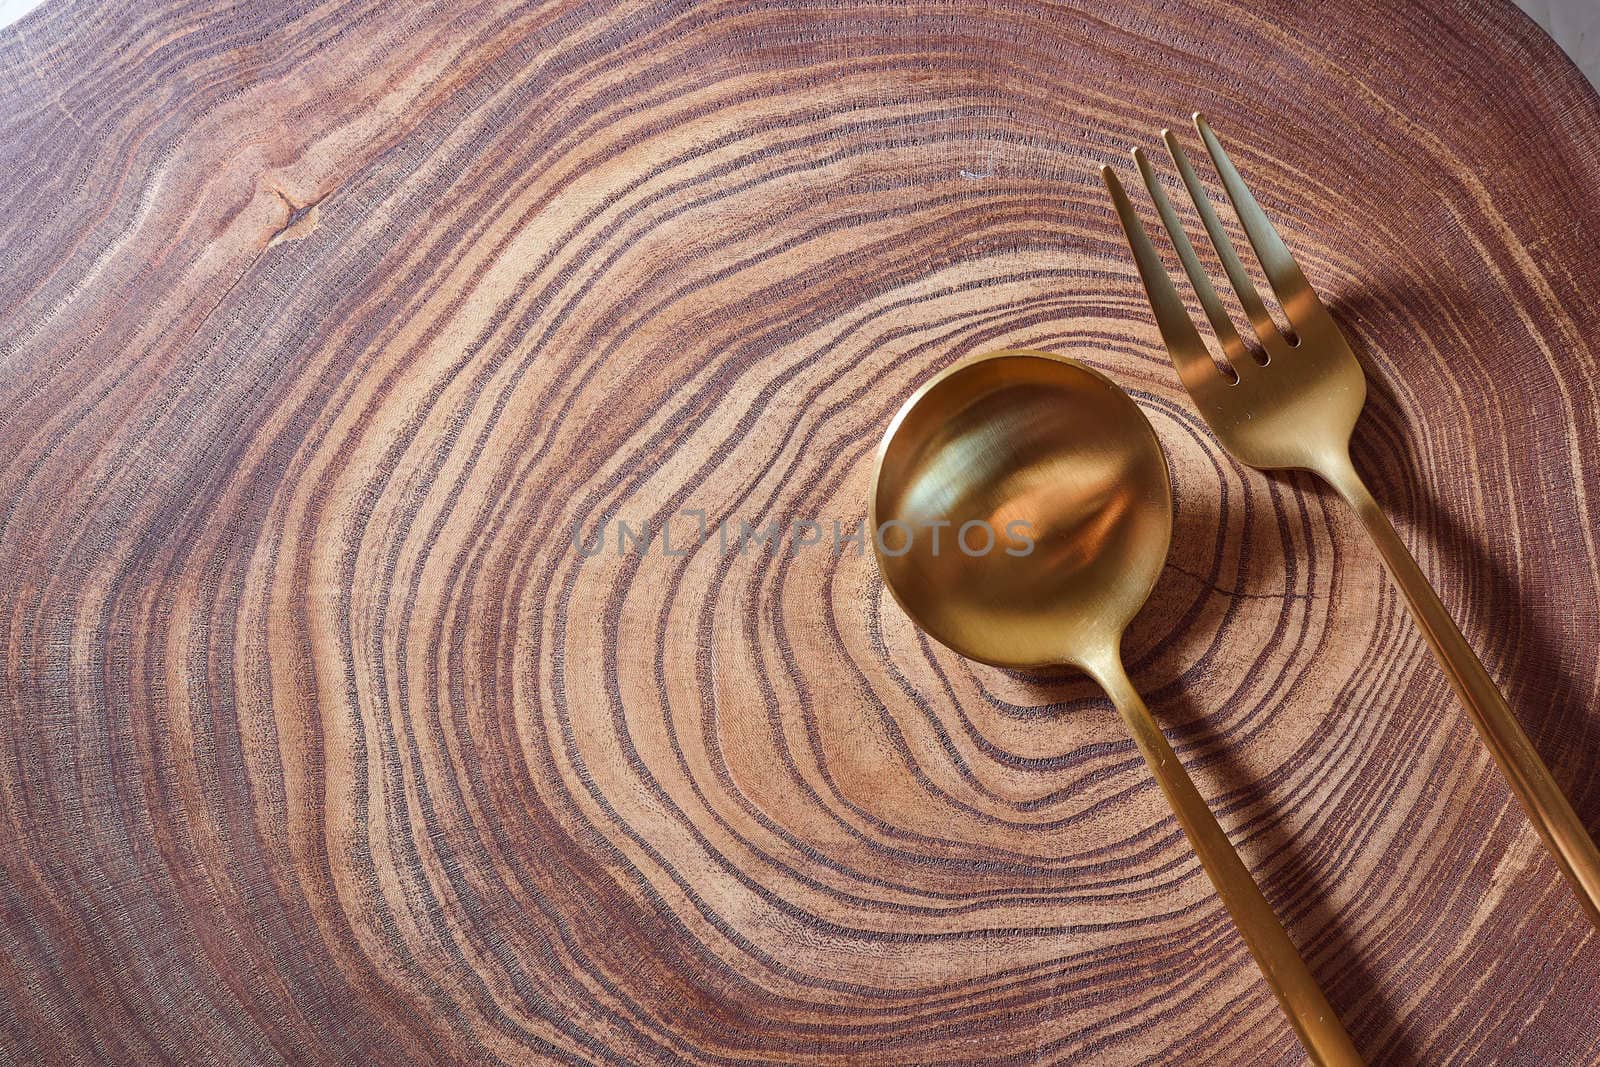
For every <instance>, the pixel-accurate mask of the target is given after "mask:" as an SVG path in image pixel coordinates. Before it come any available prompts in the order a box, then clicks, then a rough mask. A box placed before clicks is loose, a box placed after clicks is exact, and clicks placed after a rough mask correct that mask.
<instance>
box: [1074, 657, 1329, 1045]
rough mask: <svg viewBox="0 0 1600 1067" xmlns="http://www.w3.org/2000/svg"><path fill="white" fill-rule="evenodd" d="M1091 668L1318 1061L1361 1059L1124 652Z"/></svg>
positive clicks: (1275, 990) (1201, 863) (1285, 1009)
mask: <svg viewBox="0 0 1600 1067" xmlns="http://www.w3.org/2000/svg"><path fill="white" fill-rule="evenodd" d="M1086 667H1087V668H1088V670H1089V672H1090V673H1091V674H1093V675H1094V676H1095V678H1096V679H1097V680H1098V681H1099V682H1100V684H1101V685H1102V686H1103V687H1104V688H1105V690H1106V694H1107V695H1108V696H1110V697H1111V700H1112V703H1114V704H1116V706H1117V711H1119V712H1120V713H1121V714H1122V721H1123V722H1125V723H1127V724H1128V731H1129V732H1130V733H1131V734H1133V740H1134V743H1135V744H1136V745H1138V746H1139V751H1140V752H1142V753H1143V754H1144V758H1145V762H1146V763H1148V764H1149V765H1150V771H1151V773H1152V774H1154V775H1155V777H1156V781H1157V782H1158V783H1159V784H1160V786H1161V791H1162V792H1163V793H1165V794H1166V795H1167V801H1168V802H1169V803H1170V804H1171V805H1172V811H1173V814H1175V815H1177V817H1178V824H1179V825H1180V826H1182V827H1183V832H1184V833H1186V834H1188V835H1189V842H1190V844H1191V845H1193V846H1194V851H1195V854H1196V855H1198V856H1199V857H1200V865H1201V866H1202V867H1204V868H1205V872H1206V874H1207V876H1209V877H1210V879H1211V884H1212V885H1214V886H1216V888H1217V895H1218V896H1220V897H1222V903H1223V904H1224V905H1225V906H1226V907H1227V909H1228V913H1229V914H1230V915H1232V916H1233V922H1234V925H1235V926H1237V927H1238V929H1239V933H1241V934H1243V935H1244V940H1245V944H1246V945H1248V946H1249V948H1250V954H1251V955H1252V956H1254V957H1255V958H1256V964H1257V966H1259V967H1260V968H1261V973H1262V974H1263V975H1264V976H1265V977H1266V979H1267V984H1268V985H1269V986H1271V987H1272V992H1273V993H1274V994H1275V995H1276V996H1277V998H1278V1003H1279V1004H1280V1005H1281V1006H1282V1008H1283V1013H1284V1014H1285V1015H1287V1016H1288V1017H1289V1022H1290V1023H1291V1024H1292V1025H1293V1026H1294V1030H1295V1033H1296V1034H1297V1035H1299V1037H1300V1043H1301V1044H1302V1045H1304V1046H1305V1049H1306V1052H1307V1053H1308V1054H1309V1055H1310V1057H1311V1060H1312V1062H1313V1063H1317V1064H1330V1065H1332V1064H1338V1065H1344V1064H1360V1063H1361V1056H1360V1054H1359V1053H1357V1052H1356V1048H1355V1045H1353V1044H1352V1043H1351V1041H1350V1035H1348V1034H1346V1033H1345V1031H1344V1027H1343V1025H1341V1024H1340V1022H1339V1016H1338V1015H1337V1014H1336V1013H1335V1012H1334V1010H1333V1008H1332V1007H1331V1006H1330V1005H1329V1004H1328V1000H1327V998H1326V997H1324V996H1323V995H1322V990H1321V989H1320V988H1318V986H1317V980H1316V979H1315V978H1313V977H1312V976H1311V971H1310V970H1308V969H1307V967H1306V964H1305V961H1304V960H1302V959H1301V958H1300V953H1299V952H1298V951H1296V950H1295V947H1294V942H1292V941H1290V940H1289V935H1288V934H1287V933H1285V932H1284V929H1283V926H1282V924H1280V923H1279V922H1278V918H1277V916H1275V915H1274V914H1273V913H1272V907H1271V905H1269V904H1268V903H1267V900H1266V898H1265V897H1263V896H1262V895H1261V890H1260V889H1258V888H1257V887H1256V883H1255V881H1254V880H1253V879H1252V878H1251V877H1250V872H1249V871H1247V870H1246V869H1245V866H1244V862H1243V861H1242V860H1240V859H1239V854H1238V853H1237V852H1235V851H1234V848H1233V845H1231V844H1230V843H1229V842H1228V836H1227V835H1226V834H1225V833H1223V832H1222V827H1221V826H1219V825H1217V820H1216V817H1215V816H1213V815H1212V814H1211V809H1210V808H1208V807H1206V802H1205V800H1203V799H1202V798H1201V796H1200V793H1199V791H1198V790H1196V789H1195V787H1194V782H1192V781H1190V779H1189V775H1188V774H1187V773H1186V772H1185V771H1184V769H1183V764H1181V763H1179V762H1178V757H1177V754H1176V753H1174V752H1173V751H1172V746H1171V745H1169V744H1167V739H1166V737H1165V736H1164V735H1163V734H1162V733H1161V727H1160V726H1158V725H1156V721H1155V719H1154V718H1153V717H1152V716H1151V715H1150V709H1148V708H1146V707H1145V705H1144V701H1143V700H1142V699H1141V698H1140V697H1139V694H1138V692H1136V691H1135V690H1134V688H1133V683H1132V682H1130V681H1129V680H1128V675H1127V672H1126V671H1125V670H1123V667H1122V662H1121V657H1120V656H1118V655H1116V654H1115V653H1113V654H1111V655H1110V656H1108V657H1104V658H1103V660H1102V662H1100V663H1097V664H1092V665H1086Z"/></svg>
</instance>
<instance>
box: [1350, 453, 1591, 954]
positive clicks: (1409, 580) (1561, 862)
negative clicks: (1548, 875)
mask: <svg viewBox="0 0 1600 1067" xmlns="http://www.w3.org/2000/svg"><path fill="white" fill-rule="evenodd" d="M1341 459H1342V462H1339V463H1336V464H1335V465H1333V467H1332V469H1329V470H1324V471H1322V472H1320V473H1321V474H1322V476H1323V477H1324V478H1325V479H1326V480H1327V481H1328V484H1329V485H1331V486H1332V487H1333V488H1334V490H1335V491H1336V492H1338V494H1339V495H1340V496H1342V497H1343V498H1344V499H1345V501H1346V502H1347V503H1348V504H1349V505H1350V506H1351V507H1352V508H1354V509H1355V512H1356V514H1357V515H1358V516H1360V518H1361V523H1362V525H1363V526H1365V527H1366V529H1367V533H1368V535H1369V536H1371V538H1372V543H1373V544H1374V545H1376V546H1377V549H1378V553H1379V555H1381V556H1382V557H1383V562H1384V566H1386V567H1387V568H1388V570H1389V575H1390V577H1391V578H1393V579H1394V584H1395V585H1397V586H1399V587H1400V592H1401V593H1402V594H1403V595H1404V596H1405V599H1406V605H1407V606H1408V607H1409V608H1410V609H1411V617H1412V618H1413V619H1415V620H1416V623H1417V627H1418V628H1419V629H1420V630H1421V631H1422V635H1423V637H1425V638H1427V641H1428V646H1429V647H1430V648H1432V649H1433V654H1434V656H1435V657H1436V658H1437V659H1438V661H1439V666H1441V667H1443V668H1444V672H1445V674H1446V675H1447V676H1448V677H1449V678H1450V684H1451V685H1452V686H1454V687H1455V691H1456V696H1458V697H1460V698H1461V703H1462V704H1464V705H1466V708H1467V712H1468V714H1469V715H1471V717H1472V725H1473V726H1474V727H1476V728H1477V731H1478V736H1479V737H1480V738H1482V739H1483V743H1484V745H1485V746H1486V747H1487V748H1488V749H1489V754H1490V755H1491V756H1493V757H1494V761H1495V763H1496V764H1498V765H1499V767H1500V772H1501V773H1502V774H1504V775H1505V777H1506V781H1507V782H1509V783H1510V785H1511V790H1512V792H1514V793H1515V794H1516V795H1517V799H1518V800H1519V801H1521V802H1522V806H1523V808H1524V810H1526V811H1527V813H1528V819H1529V821H1531V822H1532V823H1533V827H1534V829H1536V830H1538V831H1539V836H1540V837H1542V838H1544V843H1545V846H1546V847H1547V848H1549V850H1550V854H1551V855H1552V856H1554V857H1555V861H1556V864H1557V865H1558V866H1559V867H1560V868H1561V873H1562V874H1563V875H1565V876H1566V879H1567V882H1568V884H1569V885H1571V886H1572V891H1573V892H1574V893H1575V894H1577V897H1578V902H1579V903H1580V904H1582V905H1583V910H1584V912H1585V913H1587V914H1588V916H1589V921H1590V922H1592V923H1594V925H1595V926H1596V927H1597V928H1600V852H1596V850H1595V845H1594V840H1593V839H1592V838H1590V836H1589V832H1588V831H1587V830H1586V829H1585V828H1584V825H1583V823H1582V821H1581V820H1579V818H1578V815H1577V813H1576V812H1575V811H1573V810H1572V805H1571V804H1570V803H1568V801H1567V798H1566V796H1565V795H1564V794H1563V793H1562V792H1561V787H1560V786H1558V785H1556V780H1555V778H1553V777H1552V776H1551V774H1550V768H1549V767H1547V766H1545V762H1544V760H1542V759H1540V758H1539V752H1538V750H1537V749H1535V748H1534V747H1533V742H1531V741H1529V740H1528V735H1527V734H1526V733H1524V732H1523V730H1522V727H1521V726H1520V725H1518V723H1517V720H1516V717H1515V716H1513V715H1512V714H1511V709H1510V708H1508V707H1507V706H1506V702H1505V698H1504V697H1502V696H1501V695H1500V690H1499V689H1497V688H1495V684H1494V681H1493V680H1492V679H1490V677H1489V672H1488V671H1486V670H1484V669H1483V664H1482V662H1480V661H1479V659H1478V657H1477V655H1476V654H1474V653H1473V651H1472V647H1471V646H1470V645H1468V644H1467V639H1466V638H1465V637H1463V636H1461V630H1460V629H1459V628H1458V627H1457V626H1456V624H1455V622H1454V621H1453V620H1452V619H1451V618H1450V615H1449V613H1448V612H1446V611H1445V608H1444V605H1443V604H1442V603H1440V602H1439V596H1438V594H1436V593H1435V592H1434V591H1433V586H1432V585H1430V584H1429V583H1428V579H1427V577H1426V576H1425V575H1424V574H1423V573H1422V568H1420V567H1418V566H1417V561H1416V560H1415V559H1413V558H1412V557H1411V553H1410V552H1409V551H1407V549H1406V546H1405V544H1404V542H1402V541H1401V540H1400V535H1399V534H1397V533H1395V530H1394V527H1393V526H1392V525H1390V523H1389V520H1388V519H1387V518H1386V517H1385V516H1384V514H1383V511H1382V509H1381V508H1379V507H1378V502H1377V501H1376V500H1374V499H1373V497H1372V493H1371V492H1369V491H1368V489H1367V486H1366V483H1364V482H1363V481H1362V480H1361V476H1360V475H1359V474H1357V473H1356V469H1355V466H1354V465H1353V464H1352V463H1351V462H1350V459H1349V457H1348V456H1344V457H1341Z"/></svg>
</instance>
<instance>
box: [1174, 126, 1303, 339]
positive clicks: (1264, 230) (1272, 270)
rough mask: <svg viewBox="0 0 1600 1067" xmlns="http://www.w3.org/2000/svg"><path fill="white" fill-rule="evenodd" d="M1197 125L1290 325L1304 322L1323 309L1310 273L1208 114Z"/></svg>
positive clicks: (1235, 212) (1235, 211)
mask: <svg viewBox="0 0 1600 1067" xmlns="http://www.w3.org/2000/svg"><path fill="white" fill-rule="evenodd" d="M1194 128H1195V130H1196V131H1198V132H1199V134H1200V138H1201V140H1203V141H1205V143H1206V152H1207V153H1209V154H1210V156H1211V163H1212V165H1213V166H1215V167H1216V168H1217V176H1218V177H1220V178H1221V179H1222V187H1223V188H1224V189H1226V190H1227V192H1228V200H1229V201H1230V202H1231V203H1232V204H1233V212H1234V214H1235V215H1238V216H1239V223H1240V225H1242V226H1243V227H1244V232H1245V234H1246V235H1247V236H1249V238H1250V247H1251V248H1253V249H1255V253H1256V259H1257V260H1258V261H1259V262H1260V263H1261V270H1262V272H1263V273H1265V274H1266V276H1267V281H1268V282H1269V283H1271V285H1272V291H1273V292H1274V293H1276V294H1277V295H1278V303H1279V305H1280V306H1282V308H1283V313H1284V314H1285V315H1286V316H1288V319H1289V323H1290V325H1294V324H1295V323H1296V322H1297V321H1304V316H1306V315H1308V314H1309V313H1311V312H1313V311H1320V310H1321V309H1322V301H1320V300H1319V299H1317V294H1316V291H1315V290H1313V289H1312V288H1311V286H1310V285H1309V284H1308V283H1307V282H1306V276H1305V275H1304V274H1302V273H1301V272H1300V264H1298V263H1296V262H1295V261H1294V256H1292V255H1290V254H1289V246H1288V245H1286V244H1284V243H1283V238H1282V237H1279V236H1278V229H1277V227H1275V226H1273V225H1272V220H1271V219H1269V218H1267V213H1266V212H1265V211H1262V210H1261V205H1260V204H1258V203H1256V198H1255V197H1254V196H1253V195H1251V193H1250V187H1249V186H1248V185H1246V184H1245V183H1244V179H1243V178H1241V177H1239V172H1238V170H1236V169H1235V168H1234V166H1233V161H1232V160H1230V159H1229V158H1228V153H1227V152H1225V151H1224V150H1223V148H1222V143H1221V142H1220V141H1218V140H1217V135H1216V134H1214V133H1212V132H1211V125H1210V123H1208V122H1206V117H1205V116H1204V115H1202V114H1201V113H1200V112H1198V111H1196V112H1195V113H1194Z"/></svg>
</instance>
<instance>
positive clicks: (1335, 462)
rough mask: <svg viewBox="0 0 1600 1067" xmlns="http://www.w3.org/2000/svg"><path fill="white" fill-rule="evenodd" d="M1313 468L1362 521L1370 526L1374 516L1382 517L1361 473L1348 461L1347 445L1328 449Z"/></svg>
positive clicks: (1348, 450)
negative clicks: (1325, 454) (1331, 449)
mask: <svg viewBox="0 0 1600 1067" xmlns="http://www.w3.org/2000/svg"><path fill="white" fill-rule="evenodd" d="M1313 469H1314V470H1315V472H1316V473H1317V474H1318V475H1320V476H1321V477H1322V480H1323V481H1325V482H1327V483H1328V485H1329V486H1331V487H1332V489H1333V491H1334V492H1336V493H1338V494H1339V495H1340V496H1341V497H1342V498H1344V502H1345V503H1347V504H1349V505H1350V506H1351V507H1352V508H1354V509H1355V511H1356V514H1357V515H1358V516H1359V517H1360V518H1361V519H1362V521H1363V522H1364V523H1366V524H1367V525H1369V526H1370V525H1371V522H1372V520H1373V519H1374V518H1382V517H1383V512H1382V510H1381V509H1380V508H1379V507H1378V501H1377V500H1376V499H1375V498H1374V497H1373V495H1372V491H1371V490H1370V489H1368V488H1367V483H1366V482H1364V481H1362V480H1361V475H1360V474H1358V473H1357V472H1356V467H1355V464H1354V463H1352V462H1350V449H1349V446H1348V445H1347V446H1346V447H1344V448H1341V449H1337V450H1334V451H1330V452H1329V454H1328V455H1327V456H1326V457H1325V458H1324V459H1323V460H1322V461H1321V462H1320V463H1319V464H1318V465H1317V466H1316V467H1315V468H1313Z"/></svg>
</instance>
